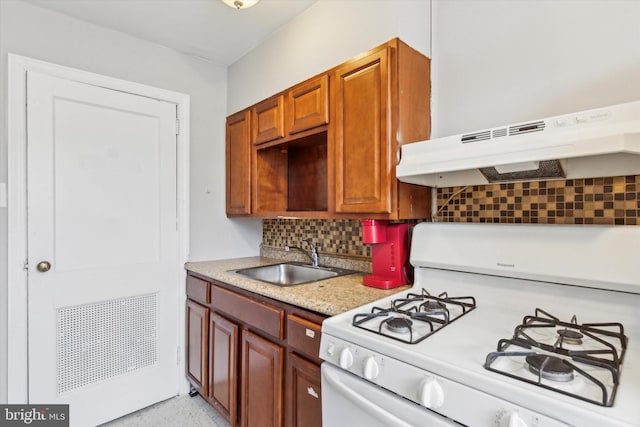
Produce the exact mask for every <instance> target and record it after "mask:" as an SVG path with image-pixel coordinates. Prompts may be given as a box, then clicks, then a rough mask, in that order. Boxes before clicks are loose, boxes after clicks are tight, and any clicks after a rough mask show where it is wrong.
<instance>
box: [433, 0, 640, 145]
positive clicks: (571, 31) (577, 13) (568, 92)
mask: <svg viewBox="0 0 640 427" xmlns="http://www.w3.org/2000/svg"><path fill="white" fill-rule="evenodd" d="M639 22H640V2H638V1H619V0H592V1H585V0H581V1H576V0H554V1H547V0H536V1H534V0H529V1H512V0H496V1H485V0H482V1H477V0H476V1H474V0H458V1H450V0H434V1H433V57H432V59H433V61H432V70H433V74H432V86H433V98H432V117H433V131H432V136H434V137H438V136H446V135H450V134H458V133H463V132H467V131H476V130H481V129H484V128H489V127H494V126H500V125H505V124H510V123H514V122H518V121H528V120H533V119H536V118H543V117H547V116H550V115H556V114H564V113H570V112H574V111H579V110H584V109H588V108H598V107H602V106H606V105H610V104H616V103H622V102H627V101H632V100H637V99H640V25H639V24H638V23H639Z"/></svg>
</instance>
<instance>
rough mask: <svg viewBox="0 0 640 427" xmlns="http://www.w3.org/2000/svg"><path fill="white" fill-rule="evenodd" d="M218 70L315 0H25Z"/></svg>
mask: <svg viewBox="0 0 640 427" xmlns="http://www.w3.org/2000/svg"><path fill="white" fill-rule="evenodd" d="M25 1H28V2H29V3H32V4H34V5H37V6H41V7H44V8H47V9H51V10H54V11H57V12H60V13H63V14H65V15H69V16H73V17H75V18H77V19H80V20H83V21H87V22H91V23H93V24H96V25H100V26H103V27H107V28H112V29H114V30H117V31H121V32H123V33H126V34H130V35H132V36H135V37H139V38H142V39H145V40H149V41H152V42H155V43H158V44H161V45H164V46H167V47H170V48H173V49H175V50H178V51H180V52H184V53H186V54H189V55H195V56H199V57H202V58H206V59H208V60H210V61H213V62H215V63H218V64H220V65H223V66H227V65H229V64H232V63H234V62H235V61H236V60H238V59H239V58H241V57H242V56H243V55H245V54H246V53H247V52H249V51H251V50H252V49H253V48H255V47H256V46H258V45H259V44H260V43H261V42H262V41H264V40H265V39H266V38H267V37H268V36H269V35H270V34H272V33H273V32H274V31H276V30H277V29H278V28H280V27H281V26H282V25H284V24H285V23H286V22H288V21H290V20H291V19H293V18H294V17H295V16H296V15H298V14H300V13H301V12H302V11H304V10H305V9H307V8H308V7H309V6H311V5H312V4H313V3H315V2H316V1H317V0H262V1H261V2H259V3H258V4H257V5H255V6H253V7H251V8H249V9H244V10H236V9H232V8H230V7H229V6H226V5H225V4H223V3H222V2H221V1H220V0H25Z"/></svg>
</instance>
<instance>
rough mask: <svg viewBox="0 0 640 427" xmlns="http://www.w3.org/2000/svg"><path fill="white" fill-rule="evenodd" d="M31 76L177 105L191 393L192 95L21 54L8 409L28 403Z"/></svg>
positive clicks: (11, 140) (11, 146) (14, 112)
mask: <svg viewBox="0 0 640 427" xmlns="http://www.w3.org/2000/svg"><path fill="white" fill-rule="evenodd" d="M27 71H36V72H39V73H43V74H47V75H50V76H53V77H58V78H63V79H66V80H72V81H76V82H79V83H85V84H90V85H94V86H99V87H103V88H106V89H112V90H117V91H121V92H127V93H131V94H134V95H139V96H144V97H147V98H153V99H157V100H160V101H166V102H170V103H174V104H176V105H177V119H178V120H179V124H180V125H181V126H180V127H179V133H178V135H177V158H176V163H177V164H176V168H177V170H176V177H177V193H178V194H177V212H176V215H177V224H176V226H177V227H178V234H179V249H178V250H179V252H178V256H179V258H180V259H179V260H178V262H177V263H176V266H175V268H176V270H177V271H178V277H180V278H181V279H182V280H181V281H180V282H179V283H176V286H175V287H176V289H175V296H176V304H178V305H179V307H180V308H179V309H178V314H177V315H178V319H176V321H177V324H178V337H177V340H178V345H179V347H178V349H177V351H178V355H177V359H178V363H177V365H176V386H177V389H176V391H177V392H180V393H182V392H185V391H186V390H188V386H187V383H186V380H184V379H183V380H182V381H181V378H182V376H181V373H183V372H184V358H183V357H181V356H180V355H181V354H182V351H181V346H182V343H184V334H185V332H184V331H185V328H184V304H180V303H181V301H183V300H184V295H185V290H184V286H185V285H184V278H185V276H186V272H185V270H184V263H185V262H186V261H188V258H189V103H190V97H189V95H187V94H183V93H179V92H173V91H170V90H165V89H160V88H156V87H153V86H147V85H143V84H139V83H134V82H129V81H126V80H121V79H117V78H114V77H109V76H104V75H101V74H95V73H91V72H88V71H83V70H78V69H74V68H70V67H65V66H62V65H58V64H54V63H49V62H44V61H40V60H37V59H33V58H28V57H25V56H20V55H16V54H12V53H9V54H8V85H7V86H8V87H7V88H8V102H7V104H8V105H7V106H8V120H7V130H8V151H7V154H8V155H7V160H8V180H7V181H8V183H7V196H8V208H7V214H8V215H7V216H8V236H7V237H8V238H7V240H8V242H7V243H8V249H9V250H8V254H7V255H8V259H7V261H8V262H7V266H8V268H7V275H8V277H7V278H8V289H7V294H8V295H7V303H8V322H7V329H8V331H7V344H8V351H7V353H8V354H7V367H8V372H7V389H8V390H7V397H8V399H7V400H8V403H12V404H26V403H28V398H29V394H28V392H29V390H28V380H29V377H28V375H29V374H28V363H27V360H28V350H29V349H28V336H27V332H28V299H27V285H28V275H27V271H26V270H25V264H26V262H27V255H28V252H27V249H28V248H27V132H26V130H27V109H26V105H27Z"/></svg>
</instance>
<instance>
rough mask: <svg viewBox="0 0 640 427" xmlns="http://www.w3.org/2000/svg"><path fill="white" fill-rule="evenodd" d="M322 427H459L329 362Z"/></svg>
mask: <svg viewBox="0 0 640 427" xmlns="http://www.w3.org/2000/svg"><path fill="white" fill-rule="evenodd" d="M322 425H323V426H324V427H343V426H360V425H362V426H364V425H366V426H367V427H411V426H425V425H428V426H429V427H450V426H459V424H456V423H454V422H453V421H451V420H450V419H449V418H446V417H443V416H442V415H439V414H437V413H435V412H432V411H430V410H428V409H426V408H423V407H421V406H419V405H417V404H415V403H413V402H410V401H408V400H406V399H403V398H402V397H399V396H398V395H396V394H394V393H391V392H390V391H387V390H385V389H383V388H381V387H378V386H376V385H374V384H371V383H369V382H367V381H365V380H363V379H360V378H358V377H356V376H355V375H352V374H350V373H349V372H346V371H343V370H341V369H338V368H336V367H334V366H333V365H331V364H329V363H326V362H325V363H323V364H322Z"/></svg>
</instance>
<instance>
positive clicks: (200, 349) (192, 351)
mask: <svg viewBox="0 0 640 427" xmlns="http://www.w3.org/2000/svg"><path fill="white" fill-rule="evenodd" d="M186 312H187V318H186V322H187V325H186V326H187V342H186V350H187V357H186V371H187V378H188V379H189V382H191V384H192V385H193V387H194V388H195V389H196V390H198V393H200V394H201V395H202V396H205V397H206V396H207V394H208V391H209V390H208V387H207V376H208V366H207V365H208V363H207V361H208V347H209V346H208V339H209V309H208V308H206V307H203V306H201V305H200V304H198V303H196V302H194V301H192V300H187V309H186Z"/></svg>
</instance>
